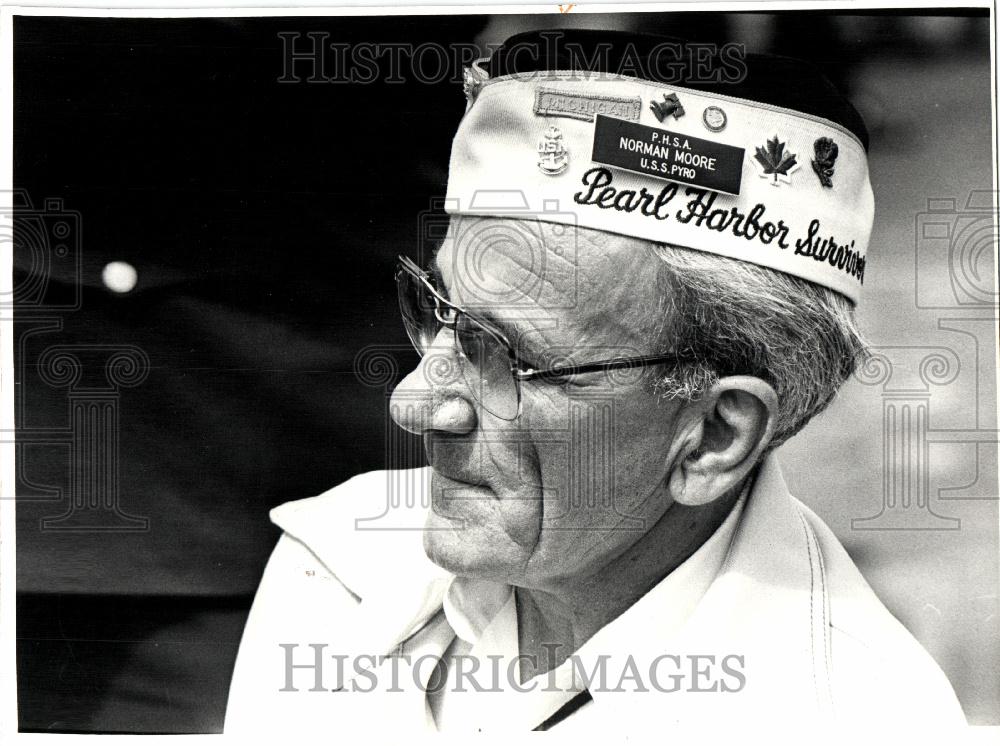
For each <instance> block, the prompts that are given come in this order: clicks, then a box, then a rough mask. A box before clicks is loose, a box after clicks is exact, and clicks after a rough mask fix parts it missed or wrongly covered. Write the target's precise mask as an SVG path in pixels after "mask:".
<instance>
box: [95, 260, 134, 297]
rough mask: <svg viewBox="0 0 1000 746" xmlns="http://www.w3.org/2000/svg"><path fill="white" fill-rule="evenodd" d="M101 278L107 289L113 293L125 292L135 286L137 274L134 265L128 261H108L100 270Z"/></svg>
mask: <svg viewBox="0 0 1000 746" xmlns="http://www.w3.org/2000/svg"><path fill="white" fill-rule="evenodd" d="M101 279H102V280H104V284H105V285H106V286H107V288H108V290H111V291H113V292H115V293H127V292H129V291H130V290H131V289H132V288H134V287H135V283H136V280H138V279H139V275H138V274H136V271H135V267H133V266H132V265H131V264H129V263H128V262H108V264H107V265H105V267H104V271H103V272H101Z"/></svg>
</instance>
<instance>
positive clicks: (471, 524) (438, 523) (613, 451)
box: [392, 217, 677, 588]
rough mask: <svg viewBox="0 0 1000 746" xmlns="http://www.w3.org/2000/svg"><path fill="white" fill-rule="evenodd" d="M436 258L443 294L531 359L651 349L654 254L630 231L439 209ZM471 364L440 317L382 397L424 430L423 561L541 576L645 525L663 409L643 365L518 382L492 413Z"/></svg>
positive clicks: (537, 362) (651, 517) (658, 478)
mask: <svg viewBox="0 0 1000 746" xmlns="http://www.w3.org/2000/svg"><path fill="white" fill-rule="evenodd" d="M434 265H435V266H434V268H433V269H434V274H435V275H436V277H437V279H436V282H437V285H438V289H439V291H440V292H441V294H442V295H444V296H445V297H446V298H448V299H449V300H450V301H451V302H452V303H454V304H456V305H457V306H460V307H461V308H463V309H465V310H467V311H470V312H472V313H473V314H475V315H478V316H480V317H484V318H486V319H488V320H490V321H493V322H494V323H495V324H497V325H498V326H500V327H501V328H503V329H504V330H505V331H507V334H508V337H509V338H510V341H511V343H512V345H513V346H514V348H515V351H516V353H517V355H518V357H519V358H521V359H522V360H523V361H524V362H526V363H527V364H529V365H530V366H531V367H533V368H536V369H540V368H549V367H552V366H554V365H561V364H567V363H586V362H593V361H595V360H604V359H607V358H613V357H619V356H621V357H625V356H634V355H650V354H658V353H662V352H664V350H663V349H660V347H661V345H659V339H660V332H661V329H662V325H663V320H662V310H661V309H662V304H661V301H660V298H659V296H658V289H657V280H656V278H657V272H656V269H657V265H656V259H655V257H653V256H652V255H651V254H650V252H649V251H648V250H647V247H646V246H645V245H644V244H643V243H642V242H639V241H636V240H632V239H628V238H624V237H620V236H615V235H611V234H605V233H600V232H597V231H592V230H584V229H578V228H575V227H573V226H563V225H555V224H551V223H542V222H538V221H534V220H511V219H497V218H468V217H466V218H461V219H457V218H453V220H452V224H451V226H450V228H449V232H448V236H447V237H446V239H445V241H444V243H443V245H442V247H441V249H440V251H439V253H438V254H437V257H436V260H435V262H434ZM470 366H471V363H470V362H469V361H468V360H467V359H466V358H464V357H463V355H462V353H461V352H459V350H458V349H457V348H456V346H455V343H454V335H453V332H452V331H451V330H450V329H449V328H443V329H442V330H441V332H440V334H439V335H438V337H437V338H436V340H435V343H434V349H433V350H432V353H431V354H428V355H426V356H425V357H424V359H423V360H422V362H421V364H420V365H418V367H417V368H416V369H415V370H414V371H412V372H411V373H410V374H409V375H408V376H407V377H406V379H405V380H404V381H403V382H402V383H401V384H400V385H399V387H398V388H397V389H396V392H395V393H394V395H393V402H392V404H393V416H394V418H395V419H396V421H397V422H398V423H399V424H400V425H401V426H402V427H404V428H406V429H408V430H410V431H412V432H420V433H421V434H422V435H423V438H424V446H425V450H426V453H427V458H428V461H429V463H430V465H431V467H432V468H433V475H432V481H431V494H432V511H431V512H430V514H429V518H428V524H427V527H426V528H427V530H426V532H425V538H424V544H425V548H426V550H427V552H428V554H429V556H430V557H431V559H432V560H434V561H435V562H436V563H438V564H439V565H442V566H443V567H445V568H447V569H449V570H451V571H453V572H455V573H456V574H462V575H467V576H474V577H488V578H493V579H496V580H502V581H506V582H509V583H512V584H516V585H521V586H525V587H538V588H544V587H545V586H546V584H548V583H551V582H553V581H556V580H559V579H564V578H570V577H576V576H580V577H583V576H586V575H589V574H591V573H593V572H595V571H597V570H599V569H600V568H601V567H603V566H604V565H605V564H607V563H608V562H609V561H610V560H612V559H614V558H615V557H617V556H619V555H620V554H621V553H622V552H624V551H625V550H626V549H627V548H628V547H629V546H631V545H632V544H634V543H635V542H636V541H637V540H638V539H639V538H641V536H642V535H643V534H644V533H645V532H647V531H648V530H649V529H650V528H651V527H652V526H653V525H654V524H655V523H656V521H657V520H658V519H659V518H660V516H661V515H662V514H663V512H664V511H665V510H666V508H667V507H668V504H669V502H670V500H669V497H668V494H667V490H666V487H665V478H666V475H667V469H668V465H669V461H670V458H671V456H670V453H669V451H670V443H671V438H672V435H673V426H672V425H673V420H674V413H675V412H676V409H677V405H676V404H674V403H671V402H658V401H657V398H656V396H655V394H654V393H653V391H652V385H651V382H652V380H653V377H654V376H655V372H656V370H657V369H655V368H649V369H643V368H638V369H630V370H615V371H609V372H598V373H589V374H583V375H578V376H574V377H572V378H568V379H562V380H558V381H546V380H534V381H524V382H521V383H520V389H521V401H520V408H519V414H518V415H517V416H515V417H514V418H513V419H501V418H499V417H497V416H495V415H494V414H492V413H491V412H490V411H488V409H487V408H485V407H484V406H483V405H482V404H481V403H480V401H479V399H481V398H483V397H482V396H481V395H480V396H479V397H478V398H477V396H476V394H475V393H474V391H473V389H474V387H475V386H476V383H475V382H476V381H477V380H478V377H477V376H476V375H475V373H474V371H470ZM510 405H511V409H512V410H513V411H518V410H517V408H516V402H513V403H510ZM494 409H495V408H494Z"/></svg>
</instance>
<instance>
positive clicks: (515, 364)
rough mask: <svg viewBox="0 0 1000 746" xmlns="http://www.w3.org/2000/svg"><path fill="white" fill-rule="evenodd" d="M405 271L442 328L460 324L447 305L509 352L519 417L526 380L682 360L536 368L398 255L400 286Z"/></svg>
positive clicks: (671, 357)
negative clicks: (431, 303)
mask: <svg viewBox="0 0 1000 746" xmlns="http://www.w3.org/2000/svg"><path fill="white" fill-rule="evenodd" d="M402 272H406V273H407V274H409V275H411V276H412V277H414V278H416V279H417V280H419V281H420V282H421V283H422V284H423V285H424V287H426V288H427V290H428V291H429V292H430V294H431V297H432V298H434V301H435V306H436V307H435V309H434V315H435V316H436V317H437V319H438V321H440V322H441V324H442V326H445V327H448V328H450V329H453V330H454V329H455V328H456V327H457V325H458V316H457V315H456V316H454V317H453V318H452V319H449V320H446V319H445V318H443V316H442V314H441V306H444V307H445V308H448V309H449V310H451V311H452V312H453V313H454V314H464V315H465V317H466V318H468V319H469V320H470V321H471V322H472V323H473V324H475V325H476V326H478V327H480V328H481V329H482V330H483V331H485V332H486V333H487V334H489V335H490V336H491V337H493V338H494V339H496V340H497V342H499V343H500V344H501V345H503V347H504V348H505V349H506V350H507V355H508V357H509V359H510V372H511V375H512V376H513V378H514V383H515V386H516V388H517V412H518V414H520V412H521V382H523V381H535V380H551V379H557V378H565V377H567V376H574V375H582V374H584V373H597V372H600V371H607V370H623V369H628V368H643V367H646V366H649V365H662V364H664V363H674V362H678V361H680V360H682V359H683V356H682V355H678V354H676V353H670V354H664V355H637V356H634V357H616V358H608V359H606V360H596V361H594V362H590V363H577V364H574V365H559V366H556V367H553V368H543V369H535V368H532V367H531V366H530V365H528V364H527V363H526V362H525V361H524V360H522V359H521V358H519V357H518V356H517V353H516V352H515V351H514V346H513V345H512V344H511V343H510V340H509V339H508V337H507V335H506V334H505V333H504V332H503V331H502V330H501V329H498V328H497V327H496V326H494V325H493V324H491V323H490V322H489V321H487V320H486V319H481V318H479V317H478V316H476V315H475V314H474V313H470V312H469V311H466V310H465V309H464V308H462V307H461V306H457V305H455V304H454V303H452V302H451V301H449V300H448V299H447V298H443V297H442V296H441V294H440V293H439V292H438V290H437V288H435V287H434V283H433V282H432V280H431V277H430V275H429V274H428V273H427V272H426V271H424V270H422V269H421V268H420V267H419V266H418V265H417V264H416V263H415V262H414V261H413V260H411V259H410V258H408V257H405V256H399V268H398V269H397V271H396V280H397V285H398V282H399V276H400V273H402ZM455 346H456V349H457V351H458V352H459V354H461V355H462V357H463V358H464V357H465V354H464V353H463V352H462V349H461V346H460V345H459V344H458V343H457V340H456V345H455ZM414 347H416V345H414ZM417 352H419V353H420V355H421V356H423V354H424V353H423V351H421V350H419V349H417ZM518 414H515V415H514V416H513V417H511V418H509V419H515V418H516V417H517V416H518ZM502 419H503V418H502Z"/></svg>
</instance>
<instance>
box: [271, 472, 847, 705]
mask: <svg viewBox="0 0 1000 746" xmlns="http://www.w3.org/2000/svg"><path fill="white" fill-rule="evenodd" d="M421 476H426V474H421ZM369 483H371V481H370V480H369ZM382 484H384V482H382ZM349 485H350V482H349V483H347V484H346V485H344V487H347V486H349ZM368 491H369V492H371V491H372V490H370V489H369V490H368ZM374 492H376V493H377V492H378V490H375V491H374ZM384 499H385V498H384V492H383V493H382V494H381V495H378V494H368V495H362V496H360V497H359V498H357V499H355V498H354V497H351V498H349V499H348V498H346V493H345V498H344V499H337V500H331V499H330V497H329V496H320V497H319V498H310V499H308V500H299V501H296V502H293V503H286V504H285V505H282V506H280V507H278V508H275V509H274V510H273V511H272V513H271V517H272V520H273V521H274V522H275V523H276V524H278V525H279V526H280V527H281V528H282V529H284V530H285V531H286V532H287V533H289V534H291V535H292V536H294V537H295V538H297V539H298V540H299V541H301V542H302V543H303V544H305V545H306V546H307V547H308V548H309V549H310V550H311V551H312V552H313V553H314V554H315V555H316V556H317V558H318V559H319V560H320V561H321V562H323V564H324V565H326V566H327V567H328V568H329V569H330V570H331V572H333V573H334V574H335V575H336V576H337V578H338V579H339V580H340V581H341V582H342V583H343V584H344V585H345V586H346V587H347V588H348V590H350V591H351V592H352V593H354V594H355V595H356V596H358V597H359V598H360V600H361V604H360V607H359V609H358V611H357V615H356V620H355V622H356V623H355V625H354V632H353V633H350V636H351V637H352V638H353V639H352V640H351V643H350V644H349V645H348V647H349V648H351V649H354V650H357V651H362V650H364V651H365V652H369V653H376V654H380V653H384V652H387V651H389V650H390V649H392V648H393V647H394V646H396V645H398V644H399V643H400V642H401V641H403V640H405V639H407V637H409V636H410V635H411V634H412V633H413V632H414V631H415V630H417V629H419V628H420V627H421V626H422V625H424V624H425V623H426V622H427V620H428V619H430V618H431V617H432V616H433V615H434V614H436V613H437V612H438V611H439V610H440V609H441V607H442V602H443V598H444V594H445V591H446V589H447V588H448V585H449V584H450V583H451V581H452V580H453V578H454V576H453V575H452V574H451V573H449V572H447V571H446V570H444V569H442V568H440V567H438V566H437V565H434V564H433V563H432V562H430V560H428V559H427V557H426V555H425V553H424V551H423V542H422V535H421V532H420V531H419V530H410V531H406V530H403V531H378V530H361V529H359V526H360V525H361V523H360V522H358V521H356V519H357V518H358V516H359V515H369V514H372V507H373V506H374V503H375V502H376V501H379V500H381V501H382V502H384ZM375 507H377V506H375ZM383 507H384V506H383ZM395 510H397V511H404V512H405V513H406V516H405V519H403V516H401V515H400V516H397V518H399V519H400V520H396V521H394V523H396V524H398V525H411V526H417V525H422V517H423V515H425V514H426V510H427V508H426V507H421V506H419V505H416V506H413V507H406V506H400V507H398V508H396V509H395ZM359 511H360V512H359ZM337 527H341V528H340V530H338V529H337ZM828 619H829V602H828V598H827V590H826V580H825V573H824V569H823V563H822V556H821V555H820V552H819V545H818V541H817V539H816V536H815V535H814V534H813V531H812V528H811V527H810V525H809V524H808V522H807V521H806V520H805V519H804V517H803V515H802V512H801V509H800V506H799V504H798V502H797V501H796V500H795V499H794V498H793V497H791V495H790V494H789V493H788V489H787V486H786V485H785V482H784V479H783V477H782V475H781V471H780V468H779V466H778V463H777V460H776V458H775V456H774V455H773V454H772V455H769V456H768V457H766V458H765V460H764V462H763V463H762V465H761V467H760V469H759V471H758V475H757V479H756V481H755V483H754V485H753V488H752V491H751V493H750V495H749V497H748V499H747V501H746V505H745V506H744V509H743V514H742V516H741V517H740V521H739V524H738V525H737V527H736V530H735V535H734V537H733V540H732V543H731V545H730V548H729V552H728V555H727V556H726V559H725V560H724V562H723V564H722V567H721V569H720V571H719V573H718V575H717V576H716V578H715V579H714V581H713V582H712V583H711V585H710V586H709V587H708V590H707V591H706V592H705V594H704V595H703V596H702V598H701V600H700V601H699V602H698V604H697V606H696V607H695V609H694V610H693V612H692V613H691V614H690V616H689V617H688V619H687V622H686V623H685V624H684V626H683V627H682V628H681V629H680V630H679V632H678V633H677V634H676V635H673V636H671V638H670V639H669V640H662V641H661V642H662V643H663V645H668V646H669V647H670V648H671V649H670V650H664V651H663V652H664V653H678V654H686V653H689V652H696V653H699V654H705V655H715V656H716V658H717V659H718V658H719V657H721V656H727V655H735V656H741V658H742V660H743V671H744V673H745V679H746V684H745V687H744V689H743V690H742V691H741V692H740V696H735V695H732V694H730V695H729V696H727V697H723V698H719V697H714V696H705V695H703V694H702V695H701V696H700V697H696V696H694V694H693V693H684V692H678V693H677V694H678V695H680V696H674V695H673V694H672V695H671V696H670V697H653V698H650V697H646V696H636V697H635V698H633V699H632V701H631V704H628V703H626V702H625V701H623V698H616V699H615V700H614V701H615V703H616V706H618V707H625V708H628V709H631V710H632V712H631V716H635V717H637V716H640V715H641V714H642V713H643V712H644V711H646V710H649V703H651V702H653V701H655V702H656V703H657V704H655V705H654V706H653V708H652V710H655V711H656V712H657V713H658V715H657V716H658V717H662V716H665V717H666V718H667V720H668V721H669V720H670V719H671V715H670V713H671V712H673V713H674V717H675V718H676V720H677V721H680V720H681V719H685V720H686V719H688V717H691V716H692V715H693V714H694V713H695V712H697V711H699V710H702V709H706V710H708V711H714V712H718V711H719V710H718V708H719V706H720V703H721V704H722V705H723V709H725V708H727V707H728V708H730V709H732V708H735V709H740V710H742V709H744V708H753V707H759V706H764V705H766V706H767V707H766V709H771V708H773V707H774V706H775V697H776V696H777V694H776V693H778V692H780V693H781V700H780V701H781V702H782V703H783V704H784V705H787V707H783V709H784V710H785V711H792V712H797V713H800V714H801V715H802V717H803V719H806V718H807V717H811V718H813V719H815V717H816V716H817V715H821V716H822V715H829V714H830V708H831V705H830V692H829V659H830V642H829V634H828V629H829V626H828ZM656 644H657V640H647V641H643V646H642V647H643V648H645V649H650V646H653V647H655V645H656ZM616 696H617V695H616ZM665 706H666V708H667V709H666V710H664V707H665ZM652 710H650V711H649V713H647V714H651V713H652Z"/></svg>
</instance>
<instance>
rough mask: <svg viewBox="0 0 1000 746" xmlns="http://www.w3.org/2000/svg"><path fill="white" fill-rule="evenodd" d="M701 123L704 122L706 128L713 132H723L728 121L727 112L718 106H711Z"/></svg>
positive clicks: (703, 115)
mask: <svg viewBox="0 0 1000 746" xmlns="http://www.w3.org/2000/svg"><path fill="white" fill-rule="evenodd" d="M701 121H703V122H704V123H705V126H706V127H708V129H710V130H712V132H721V131H722V130H724V129H725V128H726V123H727V122H728V119H727V118H726V112H724V111H723V110H722V109H720V108H719V107H718V106H709V107H708V108H707V109H705V111H704V112H703V113H702V115H701Z"/></svg>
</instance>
